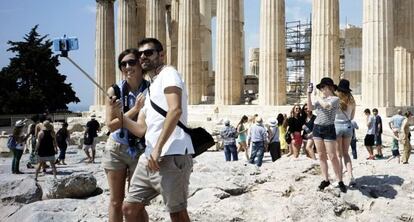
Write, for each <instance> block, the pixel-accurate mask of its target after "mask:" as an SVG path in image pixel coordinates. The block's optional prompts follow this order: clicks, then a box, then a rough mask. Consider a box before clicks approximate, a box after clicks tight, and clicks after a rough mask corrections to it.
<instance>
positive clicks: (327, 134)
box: [312, 124, 336, 141]
mask: <svg viewBox="0 0 414 222" xmlns="http://www.w3.org/2000/svg"><path fill="white" fill-rule="evenodd" d="M312 132H313V139H314V140H329V141H333V140H336V132H335V125H334V124H332V125H326V126H322V125H317V124H315V126H314V127H313V131H312Z"/></svg>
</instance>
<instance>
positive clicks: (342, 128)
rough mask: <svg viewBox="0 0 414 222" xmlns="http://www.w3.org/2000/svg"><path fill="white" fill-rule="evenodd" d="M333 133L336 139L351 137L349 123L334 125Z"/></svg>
mask: <svg viewBox="0 0 414 222" xmlns="http://www.w3.org/2000/svg"><path fill="white" fill-rule="evenodd" d="M335 131H336V136H337V137H352V126H351V123H347V122H345V123H335Z"/></svg>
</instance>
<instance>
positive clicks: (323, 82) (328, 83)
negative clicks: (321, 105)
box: [316, 77, 338, 90]
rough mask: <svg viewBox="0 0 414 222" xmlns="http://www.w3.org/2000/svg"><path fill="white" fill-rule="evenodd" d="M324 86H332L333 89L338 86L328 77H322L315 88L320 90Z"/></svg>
mask: <svg viewBox="0 0 414 222" xmlns="http://www.w3.org/2000/svg"><path fill="white" fill-rule="evenodd" d="M324 86H333V88H334V90H336V89H337V88H338V86H337V85H335V83H334V82H333V80H332V79H331V78H329V77H323V78H322V79H321V82H320V83H319V84H318V85H316V88H317V89H319V90H320V89H322V88H323V87H324Z"/></svg>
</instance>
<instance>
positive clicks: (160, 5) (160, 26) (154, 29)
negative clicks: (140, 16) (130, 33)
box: [145, 0, 167, 54]
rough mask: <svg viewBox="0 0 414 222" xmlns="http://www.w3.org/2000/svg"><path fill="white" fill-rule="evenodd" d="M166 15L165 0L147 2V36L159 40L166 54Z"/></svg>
mask: <svg viewBox="0 0 414 222" xmlns="http://www.w3.org/2000/svg"><path fill="white" fill-rule="evenodd" d="M165 14H166V13H165V0H147V5H146V16H145V17H146V21H147V22H146V26H145V28H146V31H145V35H146V37H148V38H156V39H158V40H159V41H160V42H161V43H162V46H163V47H164V52H167V50H166V17H165ZM165 54H167V53H165Z"/></svg>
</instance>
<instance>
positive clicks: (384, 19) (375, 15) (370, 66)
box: [362, 0, 394, 108]
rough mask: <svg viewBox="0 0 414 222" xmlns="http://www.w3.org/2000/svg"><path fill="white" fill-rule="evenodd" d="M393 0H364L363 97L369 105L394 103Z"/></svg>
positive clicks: (383, 105)
mask: <svg viewBox="0 0 414 222" xmlns="http://www.w3.org/2000/svg"><path fill="white" fill-rule="evenodd" d="M393 6H394V4H393V1H389V0H364V1H363V22H362V24H363V25H362V100H363V104H364V106H366V107H371V108H373V107H393V106H394V74H393V71H394V50H393V48H394V30H393Z"/></svg>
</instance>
